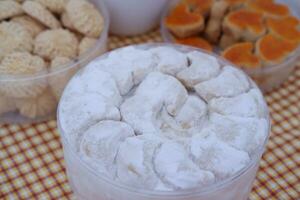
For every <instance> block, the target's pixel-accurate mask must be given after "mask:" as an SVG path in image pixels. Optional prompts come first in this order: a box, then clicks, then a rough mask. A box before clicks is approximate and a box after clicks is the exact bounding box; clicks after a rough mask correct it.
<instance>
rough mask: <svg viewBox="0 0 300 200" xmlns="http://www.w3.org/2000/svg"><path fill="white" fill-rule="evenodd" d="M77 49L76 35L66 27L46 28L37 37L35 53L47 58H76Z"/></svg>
mask: <svg viewBox="0 0 300 200" xmlns="http://www.w3.org/2000/svg"><path fill="white" fill-rule="evenodd" d="M77 49H78V40H77V38H76V36H75V35H74V34H73V33H71V32H70V31H68V30H66V29H55V30H46V31H44V32H42V33H40V34H39V35H38V36H37V37H36V38H35V43H34V53H36V54H37V55H39V56H41V57H43V58H45V59H47V60H52V59H54V58H55V57H58V56H60V57H68V58H75V57H76V56H77Z"/></svg>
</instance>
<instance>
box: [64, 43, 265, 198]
mask: <svg viewBox="0 0 300 200" xmlns="http://www.w3.org/2000/svg"><path fill="white" fill-rule="evenodd" d="M154 46H171V47H173V48H176V49H177V50H180V51H182V52H189V51H194V50H196V51H201V52H203V53H207V54H210V55H213V56H215V57H216V58H218V59H219V62H220V63H221V64H222V65H225V64H226V65H227V64H229V63H228V62H227V61H225V60H224V59H223V58H221V57H219V56H217V55H215V54H212V53H208V52H205V51H203V50H200V49H197V48H192V47H188V46H182V45H174V44H145V45H137V46H136V47H138V48H142V49H149V48H150V47H154ZM106 55H107V54H105V55H103V56H101V57H99V58H97V59H99V60H100V59H103V58H105V57H106ZM79 73H80V72H79ZM252 84H253V85H254V86H256V84H255V83H254V82H252ZM63 100H64V96H63V97H62V100H61V101H63ZM60 105H62V104H60ZM265 108H266V113H265V118H266V119H267V121H268V123H269V124H270V120H269V113H268V112H267V105H266V104H265ZM60 110H61V108H60V107H59V108H58V129H59V132H60V134H61V138H62V143H63V149H64V158H65V162H66V171H67V175H68V178H69V182H70V184H71V187H72V189H73V192H74V193H75V196H76V197H77V198H78V199H79V200H95V199H101V200H220V199H222V200H233V199H234V200H246V199H247V198H248V196H249V193H250V191H251V188H252V184H253V181H254V178H255V176H256V172H257V169H258V166H259V161H260V159H261V156H262V154H263V152H264V149H265V146H266V143H267V140H268V137H269V132H270V127H269V129H268V130H267V131H268V132H266V133H265V134H266V138H265V141H263V143H262V145H261V146H259V147H258V148H257V150H256V152H255V153H254V154H253V155H252V156H251V162H250V163H249V164H248V165H247V166H246V167H245V168H244V169H242V170H241V171H239V172H238V173H236V174H234V175H233V176H232V177H229V178H227V179H225V180H223V181H220V182H218V183H215V184H213V185H209V186H206V187H201V188H198V189H193V190H184V191H172V192H170V191H168V192H165V191H164V192H162V191H152V190H141V189H137V188H133V187H129V186H127V185H125V184H120V183H117V182H115V181H113V180H111V179H109V178H108V177H106V176H105V175H103V174H99V173H97V172H96V171H95V170H94V169H93V168H92V167H91V166H90V165H88V164H87V163H86V162H85V161H83V160H82V159H81V158H80V157H79V155H78V154H77V153H76V149H77V148H76V146H75V145H74V144H72V143H70V142H69V140H68V135H67V133H66V131H65V130H64V129H63V127H62V126H61V118H60Z"/></svg>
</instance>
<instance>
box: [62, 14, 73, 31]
mask: <svg viewBox="0 0 300 200" xmlns="http://www.w3.org/2000/svg"><path fill="white" fill-rule="evenodd" d="M60 21H61V22H62V24H63V26H64V27H66V28H68V29H70V30H76V29H75V28H74V26H73V24H72V22H71V21H70V18H69V16H68V14H67V13H66V12H64V13H63V14H62V15H61V17H60Z"/></svg>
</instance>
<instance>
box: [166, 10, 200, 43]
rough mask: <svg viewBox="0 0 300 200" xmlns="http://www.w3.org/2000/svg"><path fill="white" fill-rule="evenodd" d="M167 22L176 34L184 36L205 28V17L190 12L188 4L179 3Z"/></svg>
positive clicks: (167, 18)
mask: <svg viewBox="0 0 300 200" xmlns="http://www.w3.org/2000/svg"><path fill="white" fill-rule="evenodd" d="M165 24H166V26H167V27H168V29H169V30H170V31H171V32H172V33H173V34H174V35H176V36H177V37H180V38H184V37H189V36H192V35H195V34H198V33H200V32H201V31H202V30H203V29H204V18H203V16H202V15H200V14H196V13H192V12H190V11H189V8H188V6H187V5H186V4H178V5H177V6H176V7H175V8H174V9H173V10H172V11H171V12H170V13H169V15H168V16H167V17H166V19H165Z"/></svg>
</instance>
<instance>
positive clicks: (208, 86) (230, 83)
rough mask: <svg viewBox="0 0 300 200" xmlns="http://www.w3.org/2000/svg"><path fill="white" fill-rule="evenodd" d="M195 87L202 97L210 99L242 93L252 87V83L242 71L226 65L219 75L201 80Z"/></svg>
mask: <svg viewBox="0 0 300 200" xmlns="http://www.w3.org/2000/svg"><path fill="white" fill-rule="evenodd" d="M194 88H195V90H196V92H197V94H198V95H199V96H200V97H201V98H203V99H205V100H206V101H209V100H210V99H212V98H217V97H233V96H236V95H239V94H242V93H243V92H246V91H247V90H248V89H249V88H250V83H249V80H248V78H247V76H246V75H245V74H244V73H243V72H242V71H240V70H238V69H236V68H234V67H231V66H225V67H224V68H223V69H222V71H221V73H220V74H219V75H218V76H217V77H215V78H212V79H210V80H208V81H204V82H201V83H199V84H197V85H195V87H194Z"/></svg>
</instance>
